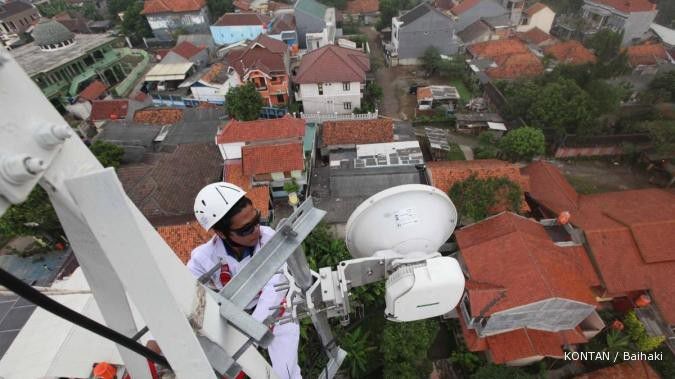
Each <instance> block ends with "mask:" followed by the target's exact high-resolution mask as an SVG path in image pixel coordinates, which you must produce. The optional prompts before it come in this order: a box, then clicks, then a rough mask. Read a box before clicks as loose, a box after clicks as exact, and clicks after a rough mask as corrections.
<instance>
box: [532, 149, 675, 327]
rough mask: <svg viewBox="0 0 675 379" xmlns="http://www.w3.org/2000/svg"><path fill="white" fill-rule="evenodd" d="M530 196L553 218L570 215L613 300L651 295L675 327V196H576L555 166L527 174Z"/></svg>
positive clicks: (646, 192) (648, 192)
mask: <svg viewBox="0 0 675 379" xmlns="http://www.w3.org/2000/svg"><path fill="white" fill-rule="evenodd" d="M524 171H525V173H526V174H528V175H529V176H530V195H531V196H532V197H533V198H534V199H535V200H536V201H537V202H538V203H540V204H541V205H542V206H543V207H545V208H546V209H548V210H549V211H550V212H551V213H554V214H557V213H560V212H562V211H565V210H566V211H569V212H570V214H571V216H572V217H571V219H570V222H571V223H572V224H573V225H575V226H577V227H579V228H581V229H583V231H584V234H585V236H586V240H587V242H588V244H589V246H590V253H591V256H592V257H593V260H594V261H595V263H596V266H597V267H598V271H599V273H600V276H601V279H602V281H603V284H604V286H605V288H607V291H608V294H621V293H625V292H629V291H637V290H650V291H651V294H652V296H653V298H654V302H655V303H656V305H657V307H658V309H659V310H660V312H661V314H662V316H663V317H664V319H665V321H666V322H668V324H675V287H673V286H672V280H671V278H672V273H673V272H675V234H673V233H672V230H674V228H675V194H673V193H671V192H667V191H664V190H660V189H642V190H631V191H619V192H607V193H600V194H595V195H577V194H576V191H574V189H571V186H570V185H569V183H567V181H566V180H565V179H564V177H563V176H562V174H561V173H560V171H558V169H557V168H555V167H554V166H552V165H550V164H548V163H543V162H535V163H533V164H531V165H529V166H528V167H527V168H525V170H524Z"/></svg>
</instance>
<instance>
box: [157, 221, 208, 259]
mask: <svg viewBox="0 0 675 379" xmlns="http://www.w3.org/2000/svg"><path fill="white" fill-rule="evenodd" d="M157 232H158V233H159V235H160V236H162V238H163V239H164V241H165V242H166V243H167V245H169V247H170V248H171V249H172V250H173V252H174V253H176V255H177V256H178V259H180V260H181V262H183V263H187V262H188V261H189V260H190V254H191V253H192V250H194V248H196V247H197V246H199V245H201V244H203V243H204V242H206V241H208V240H209V239H211V238H212V235H211V233H209V232H207V231H205V230H204V229H203V228H202V227H201V225H199V223H198V222H197V221H190V222H185V223H180V224H175V225H166V226H160V227H158V228H157Z"/></svg>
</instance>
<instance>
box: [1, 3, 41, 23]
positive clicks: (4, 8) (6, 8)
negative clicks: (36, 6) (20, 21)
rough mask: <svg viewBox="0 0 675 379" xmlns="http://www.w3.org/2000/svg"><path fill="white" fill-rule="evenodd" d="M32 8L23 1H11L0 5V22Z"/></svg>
mask: <svg viewBox="0 0 675 379" xmlns="http://www.w3.org/2000/svg"><path fill="white" fill-rule="evenodd" d="M31 8H33V6H32V5H30V4H28V3H24V2H23V1H12V2H11V3H7V4H0V20H3V19H5V18H8V17H10V16H13V15H15V14H18V13H21V12H23V11H25V10H28V9H31Z"/></svg>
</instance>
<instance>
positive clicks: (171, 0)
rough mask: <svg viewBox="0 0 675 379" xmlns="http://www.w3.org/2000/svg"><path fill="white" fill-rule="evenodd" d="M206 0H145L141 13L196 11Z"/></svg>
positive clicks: (204, 4) (202, 6)
mask: <svg viewBox="0 0 675 379" xmlns="http://www.w3.org/2000/svg"><path fill="white" fill-rule="evenodd" d="M205 6H206V0H145V4H144V5H143V12H141V13H142V14H155V13H183V12H197V11H199V10H201V9H202V8H204V7H205Z"/></svg>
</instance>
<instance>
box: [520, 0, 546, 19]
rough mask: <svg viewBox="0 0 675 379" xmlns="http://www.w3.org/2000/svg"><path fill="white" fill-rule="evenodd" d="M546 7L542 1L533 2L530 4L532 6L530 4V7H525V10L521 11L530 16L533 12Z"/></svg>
mask: <svg viewBox="0 0 675 379" xmlns="http://www.w3.org/2000/svg"><path fill="white" fill-rule="evenodd" d="M546 8H548V7H547V6H546V4H543V3H534V4H532V6H530V7H529V8H527V9H525V10H524V11H523V13H525V14H528V15H530V16H532V15H533V14H535V13H537V12H539V11H540V10H542V9H546ZM549 9H551V8H549Z"/></svg>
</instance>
